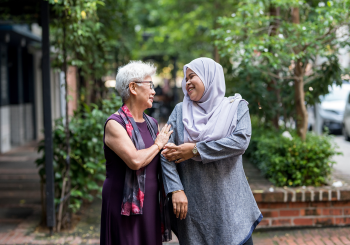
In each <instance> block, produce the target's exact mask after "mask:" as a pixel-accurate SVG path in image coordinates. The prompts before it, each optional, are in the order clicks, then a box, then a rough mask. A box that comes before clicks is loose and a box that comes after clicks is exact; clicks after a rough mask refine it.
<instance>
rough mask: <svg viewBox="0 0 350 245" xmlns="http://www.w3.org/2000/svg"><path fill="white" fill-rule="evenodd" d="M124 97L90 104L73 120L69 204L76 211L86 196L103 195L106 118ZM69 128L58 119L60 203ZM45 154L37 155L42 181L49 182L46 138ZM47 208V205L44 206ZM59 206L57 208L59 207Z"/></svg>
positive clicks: (56, 143) (56, 164)
mask: <svg viewBox="0 0 350 245" xmlns="http://www.w3.org/2000/svg"><path fill="white" fill-rule="evenodd" d="M121 104H122V102H121V99H120V98H119V97H117V96H115V95H113V96H112V97H111V99H110V100H103V101H102V105H101V108H100V109H99V108H98V106H97V105H94V104H92V105H91V106H88V105H86V104H84V105H82V107H81V108H80V109H79V110H78V112H76V113H75V114H74V116H73V117H72V118H71V121H70V123H69V130H70V142H69V143H70V148H71V152H70V173H69V176H70V181H71V193H70V203H69V207H70V208H71V209H72V211H73V212H76V211H78V210H79V209H80V206H81V204H82V202H83V200H87V201H92V199H93V197H94V196H95V195H97V196H99V197H100V196H101V190H102V187H101V183H102V181H103V180H104V179H105V158H104V151H103V141H102V139H103V131H104V123H105V121H106V119H107V118H108V117H109V116H110V115H111V114H112V113H114V112H116V111H117V109H118V108H119V107H120V106H121ZM65 137H66V134H65V128H64V124H63V119H62V118H60V119H58V120H56V122H55V127H54V130H53V149H54V153H53V154H54V156H53V157H54V161H53V166H54V178H55V204H56V205H58V204H59V203H60V195H61V190H62V177H63V173H64V171H65V166H66V156H67V153H66V144H65ZM41 151H42V152H43V153H44V154H43V157H42V158H40V159H37V161H36V162H37V165H38V166H39V174H40V177H41V181H42V183H43V184H44V183H45V164H44V163H45V152H44V141H42V142H41V143H40V145H39V152H41ZM43 208H44V207H43ZM56 210H57V209H56Z"/></svg>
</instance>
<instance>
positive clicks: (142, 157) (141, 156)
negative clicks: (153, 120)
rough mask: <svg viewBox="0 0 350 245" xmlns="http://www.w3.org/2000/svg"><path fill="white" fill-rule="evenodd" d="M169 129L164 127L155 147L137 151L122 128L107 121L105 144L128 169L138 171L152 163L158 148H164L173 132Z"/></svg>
mask: <svg viewBox="0 0 350 245" xmlns="http://www.w3.org/2000/svg"><path fill="white" fill-rule="evenodd" d="M169 129H170V125H165V126H164V128H163V129H162V130H161V131H160V132H159V134H158V136H157V138H156V140H155V143H156V144H155V145H152V146H151V147H149V148H147V149H142V150H137V149H136V147H135V146H134V144H133V143H132V141H131V139H130V137H129V136H128V134H127V132H126V130H125V129H124V128H123V126H121V125H120V124H119V123H118V122H116V121H114V120H109V121H108V122H107V124H106V130H105V132H106V133H105V143H106V145H107V146H108V147H109V148H110V149H111V150H112V151H114V152H115V153H116V154H117V155H118V156H119V157H120V158H121V159H122V160H123V161H124V162H125V163H126V165H127V166H128V167H129V168H130V169H132V170H138V169H140V168H142V167H145V166H147V165H148V164H149V163H150V162H151V161H152V159H153V158H154V157H155V156H156V155H157V154H158V152H159V147H160V148H163V147H164V145H165V144H166V143H167V141H168V139H169V137H170V135H171V133H172V132H173V131H170V132H169Z"/></svg>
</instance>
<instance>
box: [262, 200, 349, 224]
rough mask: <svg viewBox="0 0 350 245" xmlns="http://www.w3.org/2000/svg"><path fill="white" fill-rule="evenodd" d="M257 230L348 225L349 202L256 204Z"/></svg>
mask: <svg viewBox="0 0 350 245" xmlns="http://www.w3.org/2000/svg"><path fill="white" fill-rule="evenodd" d="M258 206H259V208H260V211H261V213H262V215H263V216H264V218H263V220H262V221H261V223H260V224H259V225H258V227H257V228H267V227H290V226H331V225H349V224H350V201H328V202H288V203H283V202H280V203H258Z"/></svg>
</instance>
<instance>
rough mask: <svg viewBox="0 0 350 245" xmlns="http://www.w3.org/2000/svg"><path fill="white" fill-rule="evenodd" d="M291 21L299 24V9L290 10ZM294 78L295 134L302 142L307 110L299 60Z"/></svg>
mask: <svg viewBox="0 0 350 245" xmlns="http://www.w3.org/2000/svg"><path fill="white" fill-rule="evenodd" d="M292 20H293V23H294V24H296V25H298V24H300V14H299V8H292ZM294 52H295V54H298V53H299V50H297V49H295V50H294ZM294 76H296V77H298V78H299V79H295V80H294V91H295V95H294V99H295V109H296V114H297V115H296V117H297V118H296V123H297V125H296V129H297V134H298V135H299V137H300V138H301V139H302V140H305V138H306V132H307V120H308V115H307V110H306V106H305V93H304V80H303V77H304V74H303V69H302V64H301V60H300V59H298V60H296V61H295V67H294Z"/></svg>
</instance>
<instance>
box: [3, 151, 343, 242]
mask: <svg viewBox="0 0 350 245" xmlns="http://www.w3.org/2000/svg"><path fill="white" fill-rule="evenodd" d="M36 157H37V155H36V149H35V147H33V146H26V147H22V148H19V149H17V150H16V151H13V152H10V153H7V154H5V155H0V245H2V244H18V245H24V244H28V245H29V244H32V245H34V244H35V245H36V244H96V245H97V244H99V226H100V225H99V221H100V208H101V203H100V202H101V201H100V200H98V199H96V200H95V201H94V202H93V203H92V205H91V206H89V207H86V208H85V209H83V210H82V214H81V217H82V219H81V220H80V222H79V223H78V224H77V226H76V227H75V229H73V230H71V231H66V232H61V233H59V234H58V233H54V235H53V236H52V237H49V236H48V233H47V232H40V231H39V230H38V229H37V226H38V224H39V222H40V192H39V190H40V185H39V178H38V176H37V174H36V173H37V172H36V171H37V170H36V167H35V164H34V159H35V158H36ZM245 170H246V173H247V175H248V176H250V177H249V178H248V181H249V182H250V184H251V185H254V184H255V185H257V184H258V183H255V182H256V180H257V179H258V178H259V176H258V173H256V172H255V171H254V169H245ZM248 172H250V173H248ZM266 184H268V182H266ZM253 240H254V244H255V245H265V244H268V245H269V244H271V245H282V244H286V245H294V244H297V245H303V244H315V245H318V244H325V245H328V244H332V245H334V244H336V245H338V244H350V227H338V228H313V229H293V230H286V229H284V230H275V231H264V230H257V231H255V232H254V233H253ZM166 244H169V245H179V243H178V241H177V239H176V237H175V236H174V240H173V241H172V242H170V243H164V245H166Z"/></svg>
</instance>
